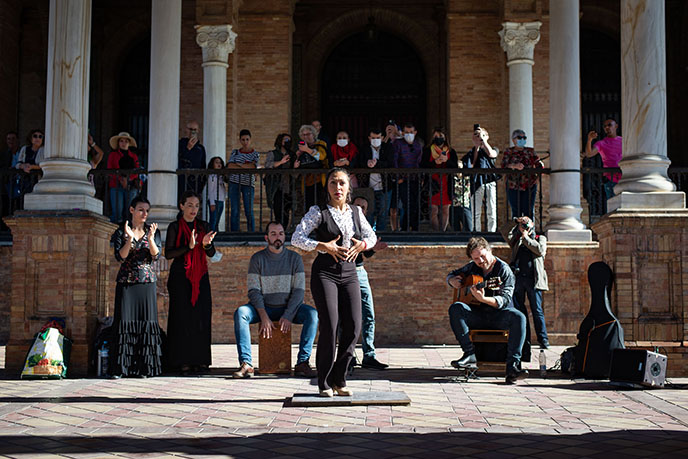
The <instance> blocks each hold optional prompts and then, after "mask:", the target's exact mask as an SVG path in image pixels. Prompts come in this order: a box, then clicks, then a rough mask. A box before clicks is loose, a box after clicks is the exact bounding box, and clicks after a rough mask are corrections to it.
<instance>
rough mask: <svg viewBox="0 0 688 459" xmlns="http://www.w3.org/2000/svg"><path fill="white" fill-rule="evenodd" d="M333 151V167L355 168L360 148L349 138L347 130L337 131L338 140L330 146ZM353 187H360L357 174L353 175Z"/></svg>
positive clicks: (331, 164)
mask: <svg viewBox="0 0 688 459" xmlns="http://www.w3.org/2000/svg"><path fill="white" fill-rule="evenodd" d="M330 152H331V153H332V156H330V158H331V161H332V162H331V163H330V166H331V167H343V168H345V169H351V168H353V167H354V166H353V165H354V164H355V159H356V157H357V156H358V148H356V145H354V143H353V142H352V141H351V139H349V133H348V132H346V131H339V132H338V133H337V141H336V142H335V143H333V144H332V146H330ZM351 187H352V188H358V180H357V179H356V176H355V175H352V176H351Z"/></svg>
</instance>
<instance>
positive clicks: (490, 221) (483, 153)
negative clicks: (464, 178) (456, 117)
mask: <svg viewBox="0 0 688 459" xmlns="http://www.w3.org/2000/svg"><path fill="white" fill-rule="evenodd" d="M489 139H490V136H489V134H488V133H487V130H485V129H484V128H481V127H480V124H474V125H473V136H472V141H473V148H471V149H470V151H469V152H468V153H466V154H465V155H464V156H463V158H461V162H462V163H463V167H465V168H467V169H486V170H489V169H494V168H495V167H496V166H495V159H496V158H497V155H498V154H499V151H498V150H497V149H496V148H494V147H492V146H490V144H489V142H488V141H489ZM497 180H499V175H497V174H495V173H484V174H475V175H471V209H472V211H473V229H474V230H475V231H477V232H480V231H482V229H481V228H482V226H481V221H480V217H481V214H482V210H483V198H484V199H485V205H486V207H487V231H488V232H491V233H494V232H495V231H497V184H496V183H495V182H496V181H497Z"/></svg>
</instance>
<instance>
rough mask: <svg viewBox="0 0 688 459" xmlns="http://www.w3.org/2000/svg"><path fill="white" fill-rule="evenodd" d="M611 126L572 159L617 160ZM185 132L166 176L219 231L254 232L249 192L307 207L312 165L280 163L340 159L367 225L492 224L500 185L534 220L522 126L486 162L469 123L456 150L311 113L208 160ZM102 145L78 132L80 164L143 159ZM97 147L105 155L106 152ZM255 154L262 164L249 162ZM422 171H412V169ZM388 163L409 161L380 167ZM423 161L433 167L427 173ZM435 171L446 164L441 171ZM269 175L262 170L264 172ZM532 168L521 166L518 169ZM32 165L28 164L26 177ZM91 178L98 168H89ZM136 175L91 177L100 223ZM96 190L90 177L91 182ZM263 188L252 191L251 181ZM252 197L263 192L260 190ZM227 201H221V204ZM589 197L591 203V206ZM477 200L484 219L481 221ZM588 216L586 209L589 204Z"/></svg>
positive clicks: (292, 208) (12, 178) (289, 213)
mask: <svg viewBox="0 0 688 459" xmlns="http://www.w3.org/2000/svg"><path fill="white" fill-rule="evenodd" d="M617 129H618V125H617V123H616V121H614V120H611V119H609V120H606V121H605V122H604V132H605V137H604V138H603V139H601V140H597V141H596V142H595V140H596V139H597V137H598V134H597V132H595V131H591V132H590V133H589V134H588V136H587V143H586V145H585V151H584V152H583V159H584V161H587V160H589V159H590V158H593V159H595V158H600V160H601V164H602V165H603V166H604V167H606V168H608V167H618V164H619V160H620V159H621V151H622V138H621V137H620V136H618V135H617ZM186 131H187V135H186V136H185V137H182V138H181V139H180V140H179V151H178V164H177V167H178V169H180V170H185V171H192V170H198V171H199V172H198V173H189V172H186V173H180V174H179V176H178V196H177V197H178V198H179V197H181V195H182V194H183V193H184V192H186V191H194V192H195V193H197V194H199V195H200V196H202V199H203V202H202V206H203V207H204V208H205V209H204V215H206V218H207V220H208V221H209V223H210V226H211V228H212V230H213V231H217V230H218V229H219V228H221V226H220V221H221V219H222V218H223V214H224V211H225V209H226V207H227V206H228V208H229V209H228V214H229V225H228V227H229V229H230V230H231V231H233V232H236V231H240V230H244V231H248V232H254V231H255V218H254V214H253V212H254V199H255V196H256V193H260V196H261V198H260V201H261V204H262V203H263V202H265V203H266V204H267V206H268V207H269V209H270V212H271V215H272V216H274V219H275V220H276V221H278V222H280V223H281V224H282V225H283V226H284V228H291V227H292V226H290V225H293V224H295V217H296V216H300V215H302V214H301V213H300V212H299V210H303V209H309V208H310V207H311V206H312V205H315V204H319V203H322V202H323V200H324V199H325V195H326V193H325V183H324V179H325V177H324V174H322V173H320V172H313V173H304V172H300V173H295V174H289V173H286V171H295V170H300V169H320V170H322V169H329V168H331V167H343V168H346V169H349V170H352V169H357V170H361V169H370V173H367V174H362V173H358V174H353V175H352V176H351V182H352V183H351V185H352V188H353V190H354V194H355V195H357V196H364V197H365V198H366V199H367V200H368V201H369V202H370V210H369V212H368V215H367V218H368V220H369V222H370V224H371V225H372V227H373V228H374V229H375V230H376V231H400V230H401V231H408V230H411V231H418V230H419V229H420V222H421V220H423V219H424V216H427V219H428V220H429V222H430V226H431V228H432V230H433V231H447V230H450V229H451V230H453V231H468V232H473V231H477V232H482V231H483V228H485V230H486V231H487V232H496V231H497V186H498V183H499V181H502V179H503V182H504V184H505V185H504V186H505V189H506V198H507V203H508V206H509V210H510V212H509V216H510V217H512V218H516V217H522V216H525V217H528V218H530V219H534V214H535V201H536V194H537V184H538V176H539V172H538V171H536V169H540V168H543V167H544V165H543V163H542V161H541V160H540V158H539V157H538V155H537V154H536V152H535V150H534V149H533V148H532V147H530V146H527V143H528V139H527V137H526V133H525V132H524V131H523V130H521V129H516V130H514V131H513V133H512V135H511V142H512V145H509V146H507V148H505V150H504V151H503V155H502V159H501V164H499V165H498V164H497V157H498V155H499V150H498V149H497V148H495V147H494V146H492V145H491V143H490V136H489V133H488V131H487V130H486V129H485V128H484V127H481V126H480V125H479V124H476V125H474V126H473V131H472V132H470V133H466V137H468V136H469V135H470V137H471V141H472V144H473V146H472V148H471V149H470V150H468V151H467V152H464V153H461V152H457V151H456V150H455V149H454V148H452V144H451V142H450V139H449V137H448V135H447V132H446V130H445V129H444V128H443V127H441V126H438V127H435V128H434V129H433V130H432V132H431V136H430V137H429V139H428V142H427V143H426V142H425V140H424V139H422V138H421V137H420V136H419V135H418V131H417V129H416V126H414V124H413V123H405V124H403V125H398V124H397V123H396V122H394V121H392V120H390V121H389V122H388V123H387V125H386V126H385V127H384V129H380V128H377V127H373V128H371V129H369V131H368V133H367V139H366V142H365V143H364V144H363V145H356V144H355V143H354V141H353V140H352V138H351V136H350V134H349V133H348V132H346V131H344V130H340V131H339V132H337V133H336V135H335V136H334V137H333V138H332V141H330V137H329V136H328V135H327V133H326V132H325V130H324V128H323V126H322V124H321V122H320V121H318V120H314V121H313V122H312V123H311V124H305V125H302V126H301V127H300V128H299V129H298V139H293V138H292V136H291V134H288V133H280V134H279V135H277V138H276V139H275V142H274V149H273V150H271V151H269V152H267V153H265V154H261V153H259V152H258V151H257V150H256V149H255V148H254V147H253V146H252V135H251V132H250V131H249V130H248V129H242V130H241V131H240V133H239V139H238V140H239V145H238V148H234V149H232V150H231V152H230V153H229V155H228V157H227V158H226V162H225V160H224V155H218V154H217V152H212V153H214V154H213V155H212V158H211V159H210V161H207V160H206V149H205V147H204V146H203V144H202V143H201V140H200V139H201V137H200V126H199V124H198V122H196V121H190V122H188V123H187V124H186ZM44 140H45V139H44V133H43V131H41V130H40V129H33V130H31V131H30V132H29V135H28V136H27V139H26V143H25V145H23V146H20V142H19V137H18V135H17V133H16V132H14V131H12V132H8V133H7V136H6V143H7V149H6V150H5V151H4V152H3V153H2V156H1V157H0V165H1V166H2V169H3V170H13V171H22V172H24V173H23V174H22V173H19V172H15V173H13V174H6V175H4V176H3V184H2V189H1V190H0V197H1V202H0V207H1V209H2V216H6V215H9V214H11V212H12V211H14V210H16V209H19V208H21V202H22V197H23V195H24V194H26V193H28V192H30V191H31V190H32V189H33V185H34V184H35V182H36V181H37V180H38V178H39V177H40V170H41V166H40V163H41V161H42V159H43V156H44ZM109 144H110V148H111V151H110V153H109V154H108V155H105V153H104V152H103V150H102V149H101V148H100V147H99V146H98V145H97V144H96V142H95V141H94V139H93V137H92V136H91V135H90V134H89V135H88V139H87V145H88V161H89V163H90V165H91V167H92V169H97V168H98V167H99V165H100V166H101V168H103V165H105V164H106V168H107V169H109V170H132V169H139V168H140V167H142V165H143V163H144V162H145V159H144V158H140V157H139V155H138V154H137V150H136V147H137V142H136V139H134V137H133V136H131V135H130V134H129V133H127V132H120V133H119V134H117V135H114V136H112V137H111V138H110V141H109ZM106 156H107V157H106ZM261 156H264V161H262V162H261ZM101 163H103V164H101ZM259 167H264V168H265V169H266V171H264V172H263V173H262V174H261V175H260V177H261V179H260V180H257V175H256V174H252V173H248V172H247V171H245V172H242V173H240V172H239V171H232V172H231V173H229V172H225V171H226V169H256V168H259ZM497 167H500V168H503V169H512V170H514V171H519V172H518V173H514V174H498V173H497V172H495V171H494V169H496V168H497ZM418 168H421V169H425V170H426V171H425V172H423V173H417V172H416V171H414V169H418ZM457 168H458V169H465V170H470V169H473V170H480V172H471V173H468V174H462V173H456V169H457ZM389 169H409V173H401V171H398V170H397V171H395V172H394V173H391V172H389V171H388V170H389ZM427 169H434V170H435V171H434V172H432V173H428V172H427ZM443 169H449V170H453V171H452V172H443ZM273 170H274V173H270V171H273ZM530 170H532V173H528V171H530ZM32 172H34V173H33V174H32ZM101 177H102V176H101ZM145 178H146V177H145V175H144V174H136V173H116V174H112V175H109V176H108V177H107V178H106V180H107V185H103V186H102V190H101V191H100V195H101V196H102V198H104V200H107V201H108V204H109V213H110V220H111V221H112V222H114V223H121V222H122V221H123V220H124V219H125V217H126V215H125V214H126V212H127V210H128V203H130V202H131V201H132V200H133V199H134V198H135V197H136V196H138V195H139V194H141V193H142V192H143V191H144V187H145ZM619 178H620V174H618V173H615V174H610V173H605V174H604V175H601V176H600V179H601V182H602V183H601V184H599V185H598V188H599V192H598V194H599V195H601V200H602V201H603V202H602V204H600V203H599V202H597V201H599V199H597V198H595V197H590V196H588V195H589V194H592V193H591V192H590V191H589V190H590V187H591V185H590V184H589V182H590V180H589V179H588V181H587V182H586V179H585V178H584V193H585V194H586V199H588V200H589V201H591V200H596V202H595V203H593V204H594V206H595V207H601V208H605V207H606V206H605V205H604V204H605V203H606V199H608V198H610V197H611V196H613V194H614V192H613V187H614V185H615V184H616V183H617V182H618V181H619ZM89 179H90V180H91V182H92V183H94V185H96V187H97V188H98V183H96V182H94V178H93V176H90V177H89ZM257 186H258V187H260V186H264V190H260V189H257V188H256V187H257ZM262 196H265V197H264V198H263V197H262ZM227 201H229V202H227ZM242 202H243V209H244V218H245V222H246V226H245V228H241V227H240V208H241V205H242ZM593 204H591V205H593ZM483 209H484V213H485V216H484V221H485V223H486V227H484V226H483V215H482V214H483ZM591 213H592V212H591Z"/></svg>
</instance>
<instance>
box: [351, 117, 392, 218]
mask: <svg viewBox="0 0 688 459" xmlns="http://www.w3.org/2000/svg"><path fill="white" fill-rule="evenodd" d="M368 142H369V143H368V145H365V146H363V147H362V148H361V151H359V153H358V156H356V164H354V168H355V169H388V168H391V167H392V165H393V163H394V150H393V148H392V144H391V143H389V142H387V143H383V141H382V131H380V129H378V128H372V129H370V132H369V133H368ZM358 184H359V186H361V187H362V188H372V190H373V197H374V199H375V201H374V206H373V210H372V212H370V213H369V214H368V215H367V218H368V222H369V223H370V226H372V227H373V230H374V231H385V230H386V229H387V213H388V212H389V199H390V198H391V195H392V189H391V187H390V185H389V180H388V177H386V176H384V175H383V174H378V173H370V174H360V175H359V181H358Z"/></svg>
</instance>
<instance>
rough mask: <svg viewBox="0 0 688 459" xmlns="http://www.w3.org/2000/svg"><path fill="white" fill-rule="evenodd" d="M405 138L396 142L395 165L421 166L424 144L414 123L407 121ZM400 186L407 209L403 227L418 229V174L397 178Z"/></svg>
mask: <svg viewBox="0 0 688 459" xmlns="http://www.w3.org/2000/svg"><path fill="white" fill-rule="evenodd" d="M402 134H403V135H404V138H403V139H397V140H396V141H395V142H394V167H395V168H399V169H416V168H418V167H419V166H420V160H421V158H422V155H423V145H422V144H421V143H420V141H419V139H417V138H416V127H415V126H414V125H413V124H412V123H406V124H405V125H404V130H403V131H402ZM397 183H398V186H399V198H400V199H401V203H402V205H403V207H404V209H405V213H404V216H403V217H402V219H401V229H402V230H403V231H407V230H408V229H409V228H411V230H412V231H418V227H419V223H420V221H419V216H420V202H419V197H420V187H419V186H418V184H419V182H418V176H417V175H414V174H412V175H406V176H400V177H399V178H398V179H397ZM391 207H392V208H395V207H396V203H394V202H392V205H391Z"/></svg>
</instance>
